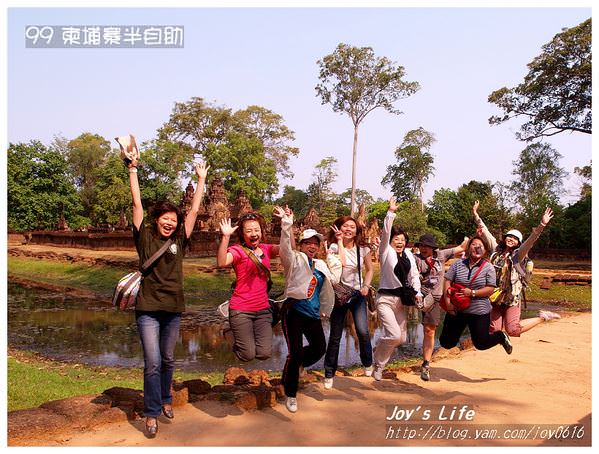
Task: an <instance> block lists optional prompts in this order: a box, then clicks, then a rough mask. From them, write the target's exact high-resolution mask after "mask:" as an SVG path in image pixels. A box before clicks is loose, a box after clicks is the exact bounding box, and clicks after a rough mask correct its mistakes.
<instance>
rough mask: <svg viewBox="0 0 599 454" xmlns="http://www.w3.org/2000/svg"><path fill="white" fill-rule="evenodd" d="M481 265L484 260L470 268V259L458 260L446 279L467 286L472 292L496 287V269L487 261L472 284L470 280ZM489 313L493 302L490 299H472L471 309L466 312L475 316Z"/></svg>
mask: <svg viewBox="0 0 599 454" xmlns="http://www.w3.org/2000/svg"><path fill="white" fill-rule="evenodd" d="M481 263H483V262H482V260H480V261H479V262H478V263H476V264H475V265H474V266H473V267H472V268H470V267H469V266H468V264H469V260H468V259H463V260H456V261H455V262H454V263H453V264H452V265H451V267H450V268H449V269H448V270H447V273H445V279H447V280H448V281H451V282H456V283H458V284H462V285H465V286H466V287H469V288H471V289H472V290H478V289H481V288H483V287H495V279H496V276H495V268H493V265H491V264H490V263H489V261H485V265H484V268H483V269H482V270H481V272H480V273H478V276H476V279H475V280H474V281H473V282H472V283H470V280H471V279H472V277H473V276H474V275H475V274H476V272H477V271H478V269H479V267H480V265H481ZM489 312H491V301H489V297H482V298H479V297H476V298H472V300H471V302H470V307H469V308H468V309H466V310H465V311H464V313H466V314H475V315H484V314H488V313H489Z"/></svg>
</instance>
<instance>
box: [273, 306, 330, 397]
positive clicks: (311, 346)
mask: <svg viewBox="0 0 599 454" xmlns="http://www.w3.org/2000/svg"><path fill="white" fill-rule="evenodd" d="M281 322H282V325H283V334H284V335H285V340H286V341H287V351H288V354H287V361H285V368H284V369H283V387H284V388H285V395H286V396H287V397H295V396H296V394H297V387H298V383H299V369H300V366H304V367H308V366H311V365H312V364H314V363H315V362H316V361H318V360H319V359H320V358H322V355H324V352H325V350H326V342H325V339H324V331H323V330H322V323H321V321H320V319H318V318H311V317H307V316H305V315H303V314H301V313H300V312H298V311H296V310H295V309H289V310H287V311H286V313H285V314H284V315H283V318H282V320H281ZM302 335H303V336H306V339H307V340H308V345H306V346H304V342H303V339H302Z"/></svg>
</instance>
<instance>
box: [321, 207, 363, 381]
mask: <svg viewBox="0 0 599 454" xmlns="http://www.w3.org/2000/svg"><path fill="white" fill-rule="evenodd" d="M328 239H329V243H330V244H331V246H330V248H329V252H330V253H333V254H338V255H339V259H340V260H341V265H342V273H341V283H343V284H346V285H347V286H350V287H352V288H353V289H355V294H354V296H352V298H351V299H350V300H349V301H348V302H347V303H346V304H344V305H341V306H335V307H334V308H333V312H332V313H331V320H330V334H329V342H328V345H327V351H326V354H325V360H324V370H325V379H324V387H325V389H331V388H332V387H333V377H334V376H335V372H336V371H337V362H338V359H339V344H340V343H341V336H342V334H343V327H344V325H345V316H346V315H347V312H348V311H351V312H352V315H353V319H354V325H355V328H356V334H357V336H358V345H359V348H360V360H361V361H362V365H363V366H364V371H365V373H366V375H367V376H371V375H372V371H373V366H372V345H371V343H370V333H369V332H368V311H367V308H366V299H365V296H366V295H367V294H368V291H369V287H370V283H371V282H372V276H373V274H374V269H373V266H372V259H371V252H370V248H368V247H366V246H364V245H363V236H362V226H361V225H359V224H358V223H357V222H356V220H355V219H354V218H352V217H351V216H341V217H340V218H337V219H336V220H335V222H334V223H333V226H332V227H331V231H330V232H329V238H328ZM362 273H364V276H362Z"/></svg>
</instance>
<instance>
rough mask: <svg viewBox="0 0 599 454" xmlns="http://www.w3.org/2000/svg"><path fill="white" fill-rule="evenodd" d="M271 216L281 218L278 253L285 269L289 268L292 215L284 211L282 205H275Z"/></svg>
mask: <svg viewBox="0 0 599 454" xmlns="http://www.w3.org/2000/svg"><path fill="white" fill-rule="evenodd" d="M273 216H276V217H278V218H281V239H280V241H279V255H280V257H281V263H282V264H283V268H285V270H289V268H290V266H291V263H292V261H293V249H292V247H291V236H292V235H291V227H292V225H293V215H291V214H290V213H286V212H285V209H284V208H282V207H275V208H274V210H273Z"/></svg>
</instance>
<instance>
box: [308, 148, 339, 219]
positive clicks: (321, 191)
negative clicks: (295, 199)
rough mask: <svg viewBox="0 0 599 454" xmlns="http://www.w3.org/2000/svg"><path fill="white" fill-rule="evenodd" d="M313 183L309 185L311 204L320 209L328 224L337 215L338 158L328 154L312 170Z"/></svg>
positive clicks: (317, 209)
mask: <svg viewBox="0 0 599 454" xmlns="http://www.w3.org/2000/svg"><path fill="white" fill-rule="evenodd" d="M312 177H313V180H312V183H310V185H309V186H308V191H307V192H308V197H309V200H310V204H311V205H312V206H313V207H314V208H315V209H316V211H318V214H319V216H320V219H321V221H322V222H323V223H325V224H328V223H330V222H332V221H334V220H335V218H336V216H337V198H338V195H337V194H335V192H334V191H333V183H334V182H335V180H336V179H337V159H336V158H334V157H332V156H327V157H326V158H323V159H321V160H320V162H319V163H318V164H316V166H315V167H314V172H312Z"/></svg>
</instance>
